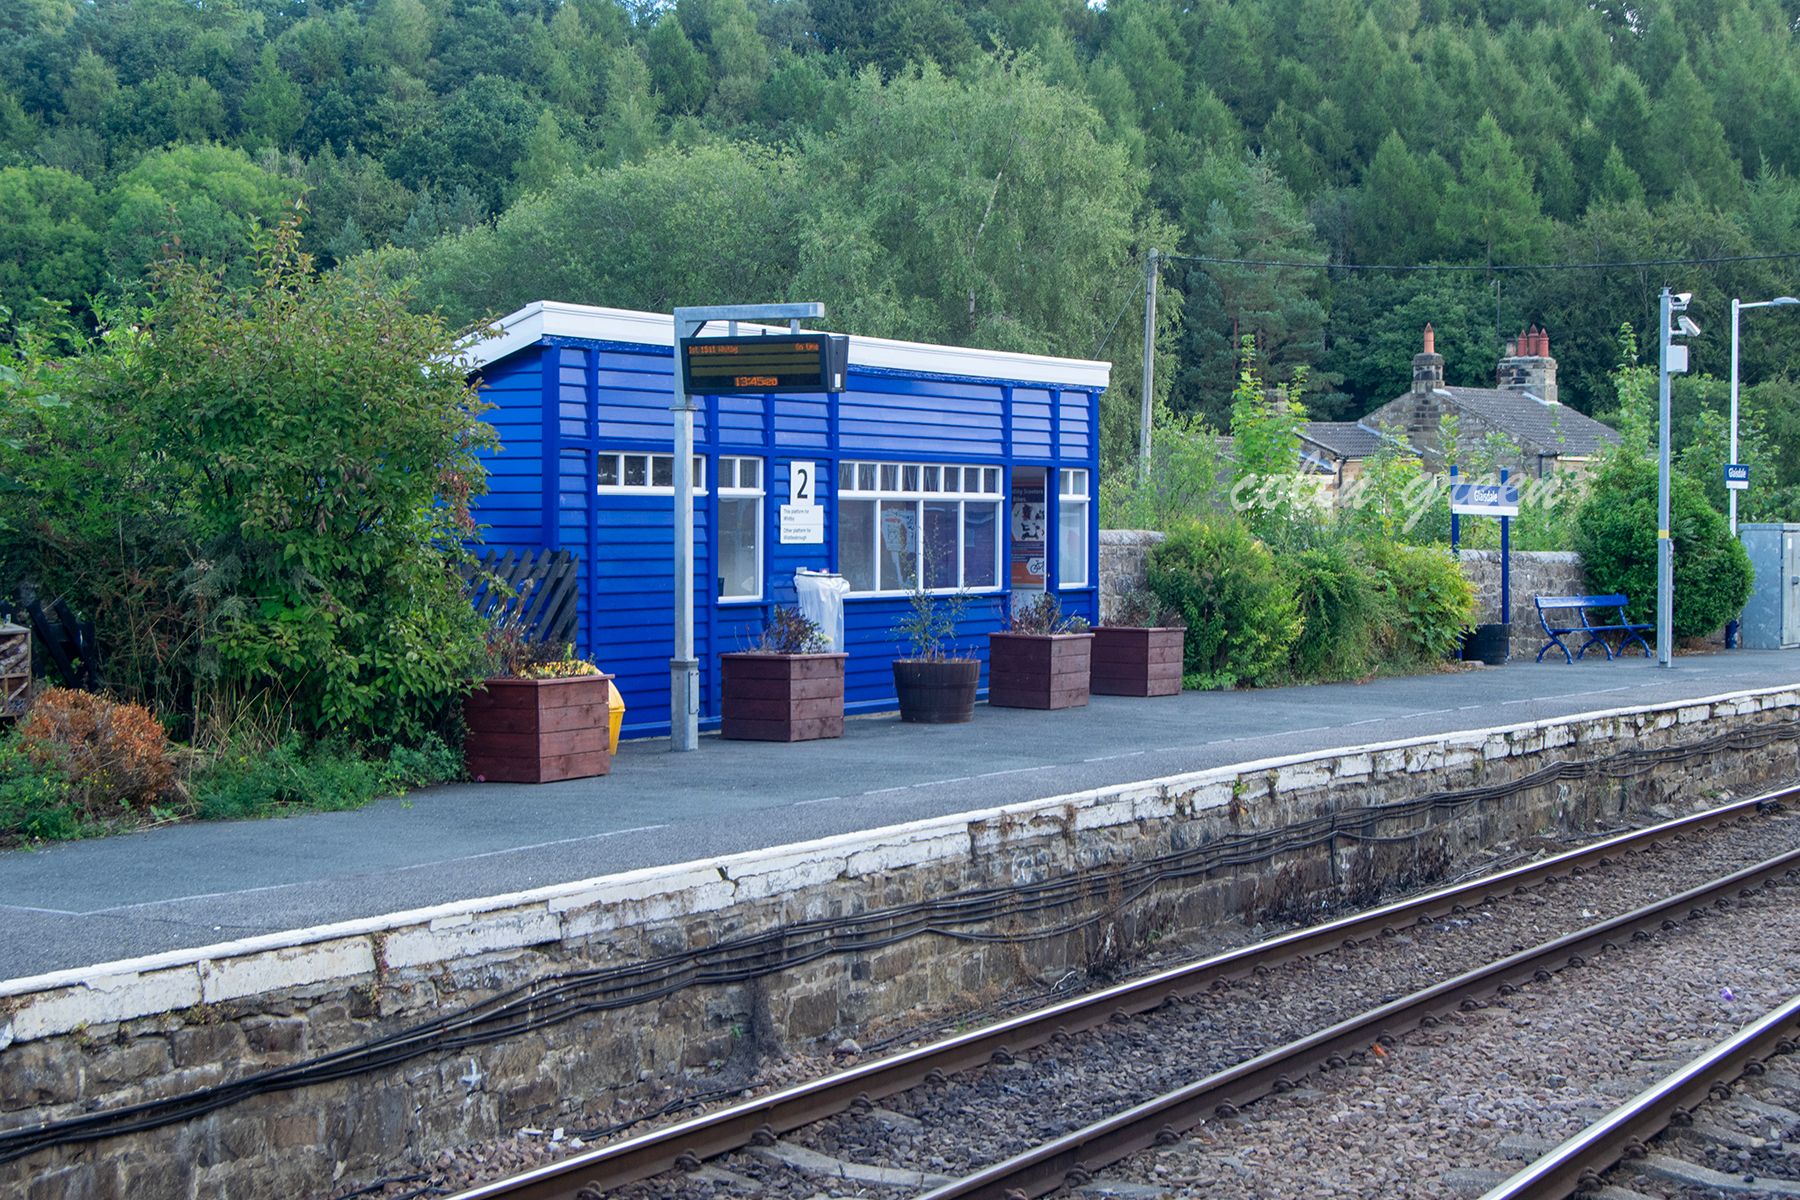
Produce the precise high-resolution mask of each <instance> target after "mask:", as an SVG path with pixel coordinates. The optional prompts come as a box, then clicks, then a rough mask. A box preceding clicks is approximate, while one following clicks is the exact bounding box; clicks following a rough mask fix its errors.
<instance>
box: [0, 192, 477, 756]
mask: <svg viewBox="0 0 1800 1200" xmlns="http://www.w3.org/2000/svg"><path fill="white" fill-rule="evenodd" d="M261 256H262V257H261V265H260V267H259V270H258V274H257V277H256V279H255V281H254V282H253V283H251V284H250V285H248V286H245V287H241V288H239V287H232V286H229V285H227V284H226V283H225V282H223V281H222V279H221V277H220V275H219V274H218V273H217V272H215V271H212V270H209V269H206V268H205V267H203V266H195V265H191V264H187V263H181V262H177V263H173V264H168V265H166V266H165V267H164V268H162V270H161V272H160V274H159V276H158V279H157V281H156V286H155V289H154V293H153V296H152V299H151V301H150V303H149V306H148V307H147V308H145V309H144V310H143V311H141V312H139V313H135V314H121V316H120V317H119V319H118V320H117V321H116V323H115V324H114V325H112V326H111V327H109V328H107V329H106V330H105V331H103V333H102V335H101V336H100V337H99V338H98V339H95V340H93V341H91V342H85V343H82V344H81V345H80V346H79V348H78V352H77V353H75V354H72V355H68V356H65V357H64V358H63V360H62V361H60V362H57V363H53V364H47V365H46V364H44V363H41V362H28V363H21V364H15V365H14V366H13V367H12V368H11V381H12V382H11V387H12V388H17V389H19V390H22V391H25V392H28V393H34V394H35V393H45V394H47V393H48V392H49V391H52V390H53V391H54V393H55V397H56V401H57V402H56V403H55V404H48V403H42V402H40V403H37V404H29V405H24V406H17V407H15V406H12V405H8V404H0V410H6V411H0V480H10V486H11V487H12V488H13V489H14V491H15V492H16V495H17V503H16V504H13V505H9V514H8V519H9V523H10V524H11V525H12V526H13V528H14V531H15V533H14V535H13V536H11V537H10V538H9V540H10V541H11V542H12V545H11V546H10V547H9V548H7V549H5V550H3V551H0V565H4V566H7V567H9V568H11V569H12V570H14V571H15V572H16V576H15V577H17V578H22V579H26V580H28V581H31V582H34V583H35V584H36V585H37V587H38V590H39V591H40V592H42V593H45V594H50V595H62V596H65V597H67V598H68V599H69V600H70V602H71V603H72V605H73V606H74V607H75V608H76V609H78V610H79V611H81V612H83V613H85V614H91V615H92V616H93V618H94V620H95V621H96V622H97V624H98V625H99V637H100V641H101V643H102V644H104V645H105V646H106V647H107V651H108V655H107V658H108V661H107V668H108V675H109V681H110V682H111V683H112V684H113V685H114V686H115V687H116V688H118V689H119V690H120V691H121V692H123V693H125V694H126V695H127V696H129V697H130V698H133V699H137V700H141V701H143V702H145V703H147V704H149V705H150V706H151V707H153V708H155V709H156V710H157V711H158V713H159V714H160V715H163V716H164V717H165V718H175V719H176V720H175V723H176V724H177V725H178V726H179V728H178V732H190V731H191V732H192V733H194V734H195V735H197V736H198V737H200V738H202V739H204V740H208V741H215V740H216V741H223V740H226V739H227V738H228V737H229V736H230V732H229V731H230V728H231V726H232V725H234V724H235V723H236V722H237V721H238V719H239V716H240V714H241V713H242V712H243V711H244V710H246V709H249V708H256V709H259V710H262V711H276V712H280V713H283V714H285V719H286V720H287V721H290V722H291V723H292V724H294V725H295V726H297V727H299V728H302V729H306V730H309V731H312V732H315V733H318V734H321V735H323V734H329V733H333V732H338V733H342V734H345V735H347V736H351V737H357V738H365V739H369V740H372V741H376V742H385V741H390V740H399V741H409V740H415V739H417V738H418V737H419V736H420V735H421V734H423V733H424V732H425V731H426V730H427V729H429V728H432V727H433V726H434V725H435V724H436V723H437V722H438V721H439V720H440V719H442V718H443V717H444V716H445V715H446V714H447V713H450V712H452V711H453V708H454V705H453V701H454V700H455V699H456V698H457V697H458V696H459V695H460V694H461V693H462V692H463V691H464V690H465V689H466V686H467V681H468V680H469V679H470V678H471V676H472V675H473V674H474V671H475V668H476V665H477V664H478V662H479V661H480V657H481V651H482V625H481V622H480V621H479V620H478V619H477V618H476V616H475V614H474V611H473V609H472V608H471V607H470V605H469V604H468V602H467V600H466V599H465V597H464V595H463V589H462V584H461V579H460V577H459V576H458V574H457V572H456V570H455V565H456V561H457V560H458V559H459V557H461V556H462V554H463V553H464V552H463V551H462V550H461V548H460V547H461V545H462V543H463V541H464V539H465V538H467V537H469V536H470V535H472V534H473V533H474V526H473V524H472V522H471V520H470V516H469V508H468V501H469V499H470V497H471V496H473V495H476V494H478V493H479V492H480V491H482V490H483V488H484V486H485V480H484V474H483V471H482V468H481V465H480V463H479V461H478V459H477V457H476V454H477V451H478V450H479V449H480V448H482V447H484V446H487V445H491V444H492V441H493V431H492V430H491V429H490V428H489V427H488V426H486V425H485V424H483V423H482V422H481V421H480V419H479V414H480V412H481V411H482V408H483V406H482V404H481V403H480V401H479V400H478V398H477V396H476V394H475V392H474V390H473V389H472V388H471V387H470V385H469V382H468V380H467V379H465V378H464V376H463V373H462V370H461V368H460V367H458V366H457V365H456V364H455V362H454V353H455V336H454V334H453V333H452V332H451V331H450V330H449V329H448V328H447V327H446V326H445V325H444V324H443V322H441V321H440V320H438V319H436V318H433V317H429V316H419V315H416V314H414V313H412V312H410V311H408V309H407V307H406V304H405V298H404V295H403V293H402V291H401V290H400V289H397V288H393V287H388V286H385V285H381V284H377V283H375V282H372V281H370V280H368V279H365V278H362V277H359V276H358V275H356V274H354V273H346V272H334V273H332V274H330V275H324V276H321V275H318V274H316V273H314V271H313V269H312V263H311V261H310V259H309V258H308V257H307V256H306V255H304V254H302V253H301V252H300V250H299V230H298V225H297V223H289V224H288V225H285V226H283V227H282V228H281V229H280V230H279V231H277V232H276V233H275V234H274V235H273V236H272V237H271V238H270V239H269V240H268V241H266V242H265V243H264V244H263V246H262V248H261ZM0 383H5V381H0ZM0 390H11V388H4V389H0ZM41 399H42V397H41V396H40V401H41Z"/></svg>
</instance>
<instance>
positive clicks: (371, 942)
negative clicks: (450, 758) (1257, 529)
mask: <svg viewBox="0 0 1800 1200" xmlns="http://www.w3.org/2000/svg"><path fill="white" fill-rule="evenodd" d="M1722 705H1731V706H1732V708H1733V715H1741V714H1743V713H1746V712H1762V711H1768V710H1771V709H1779V708H1800V686H1796V685H1789V686H1783V687H1773V688H1757V689H1748V690H1744V691H1736V692H1726V693H1721V694H1719V695H1715V696H1707V697H1695V698H1687V699H1682V700H1674V701H1668V702H1665V703H1659V704H1652V705H1642V706H1639V707H1622V708H1611V709H1600V710H1594V711H1590V712H1584V713H1571V714H1567V715H1564V716H1559V717H1546V718H1541V719H1539V720H1535V721H1522V722H1517V723H1514V724H1510V725H1498V726H1491V727H1487V728H1482V729H1470V730H1461V731H1456V732H1451V733H1444V734H1425V735H1421V736H1418V737H1411V738H1403V739H1399V740H1395V741H1388V742H1379V743H1371V744H1367V745H1357V746H1340V747H1336V748H1332V749H1326V750H1315V751H1306V752H1304V753H1299V754H1291V755H1283V756H1279V757H1273V758H1263V759H1255V760H1251V761H1248V762H1242V763H1232V764H1227V765H1224V766H1219V767H1211V768H1207V769H1206V770H1203V771H1193V772H1188V773H1184V774H1179V775H1170V776H1164V777H1161V778H1157V779H1150V780H1144V781H1141V782H1137V783H1126V784H1109V785H1106V786H1104V787H1099V788H1091V789H1088V790H1086V791H1081V792H1071V793H1067V794H1065V795H1061V796H1051V797H1047V798H1044V799H1039V800H1028V801H1022V802H1019V803H1016V804H1010V805H1004V806H999V807H994V808H987V809H979V810H975V811H971V812H963V813H956V814H951V815H947V816H941V817H930V818H926V819H923V820H919V821H912V822H907V823H904V824H900V825H890V826H885V827H882V828H879V829H872V830H859V831H856V832H853V833H845V834H837V835H834V836H832V837H828V838H819V839H816V840H814V841H809V842H799V843H793V844H789V845H785V846H775V847H770V848H767V849H763V850H752V851H745V852H743V853H739V854H734V855H729V856H726V857H722V858H717V859H711V860H701V861H695V862H686V863H674V864H669V865H665V866H657V867H645V868H640V869H638V870H635V871H626V872H621V873H618V874H614V875H607V876H600V877H596V878H592V879H585V880H577V881H574V882H570V883H563V884H555V885H551V886H547V887H542V888H533V889H531V890H528V891H521V892H513V893H508V894H504V895H497V896H486V897H480V898H477V899H471V900H462V901H456V902H454V903H450V904H441V905H435V906H432V907H428V908H418V909H410V910H406V911H403V912H396V913H385V914H382V915H380V916H375V917H365V918H360V919H357V920H352V921H340V922H335V923H332V924H329V925H316V926H311V927H307V928H303V929H293V930H284V931H282V932H280V933H273V934H263V935H260V936H257V937H250V938H241V939H237V940H234V941H228V942H220V943H215V944H213V945H209V946H200V947H191V948H187V949H182V950H172V951H167V952H164V953H161V954H154V955H146V956H143V957H139V958H131V959H122V960H119V961H116V962H110V963H101V964H97V965H95V966H91V967H83V968H74V969H69V970H63V971H54V972H49V973H46V974H42V975H31V976H21V977H19V978H15V979H9V980H4V981H0V1000H4V1001H5V1002H6V1003H5V1004H4V1007H3V1008H0V1022H3V1023H0V1049H4V1048H5V1047H6V1046H8V1045H10V1044H11V1043H12V1042H13V1041H14V1040H30V1039H35V1038H41V1037H48V1036H53V1035H55V1034H57V1033H66V1032H68V1031H70V1030H72V1029H75V1028H77V1027H78V1026H81V1025H84V1024H100V1023H104V1022H112V1021H120V1020H129V1019H132V1018H135V1017H141V1016H148V1015H153V1014H155V1013H159V1012H167V1011H170V1010H173V1009H178V1008H184V1007H188V1006H191V1005H195V1004H203V1003H216V1002H219V1001H224V1000H230V999H236V998H240V997H243V996H248V995H255V994H257V993H259V992H262V991H266V990H269V989H271V988H286V987H295V986H303V985H306V984H322V983H327V982H329V981H331V980H333V979H340V978H353V977H356V976H359V975H366V974H370V973H373V972H374V971H375V970H376V969H377V961H376V959H377V949H376V946H375V939H376V938H377V937H378V936H379V939H380V942H381V946H380V958H381V960H382V961H383V962H384V963H385V964H386V965H387V966H388V967H390V968H394V969H404V968H406V967H410V966H417V965H420V964H422V963H428V962H436V961H445V960H448V959H454V958H459V957H464V956H467V955H471V954H480V953H485V952H488V951H492V950H501V949H512V948H519V947H523V946H527V945H535V944H542V943H543V942H546V941H554V940H557V939H558V938H560V937H568V936H581V935H583V934H586V933H589V932H593V931H594V930H595V929H599V928H606V927H609V926H610V925H616V924H618V923H619V922H616V921H614V922H610V923H609V922H605V921H599V922H596V921H580V920H579V919H578V916H577V910H585V909H592V908H595V907H598V906H611V905H635V906H639V907H640V909H642V908H643V907H644V906H648V908H649V909H650V910H655V909H657V908H664V909H666V912H657V911H639V912H637V913H634V914H632V916H633V918H634V919H635V918H647V919H656V918H657V917H658V916H663V915H668V916H673V915H677V910H676V909H675V908H674V906H673V905H672V904H671V903H669V902H670V901H672V900H673V898H674V897H676V896H681V897H684V898H685V900H687V901H689V902H690V903H688V904H687V905H686V906H685V907H683V908H681V909H680V910H679V911H680V912H696V911H711V910H715V909H717V908H720V907H723V906H724V905H726V904H729V903H735V902H740V901H746V900H752V899H756V898H759V897H762V896H767V895H774V894H779V893H781V892H783V891H787V890H791V889H793V888H797V887H803V886H807V885H809V884H814V883H822V882H829V881H830V880H832V879H835V878H838V877H840V876H843V875H850V876H857V875H861V874H865V873H868V872H873V871H883V870H891V869H894V868H895V867H899V866H906V865H915V864H919V863H924V862H930V861H933V860H936V859H940V858H943V857H946V856H948V855H951V854H967V853H971V852H972V851H973V850H974V849H975V848H976V846H977V844H978V843H981V844H983V845H985V844H986V843H987V842H989V841H991V840H995V839H998V838H1000V837H1001V836H1003V835H1001V834H1000V832H999V831H1000V829H1001V828H1006V829H1008V830H1010V833H1008V834H1006V835H1004V836H1016V835H1018V834H1021V833H1025V834H1029V833H1031V832H1034V830H1033V829H1032V828H1031V824H1032V822H1033V821H1034V820H1035V821H1042V822H1046V823H1047V826H1048V825H1054V826H1061V825H1062V823H1063V822H1065V821H1066V820H1068V819H1069V818H1070V817H1071V816H1073V817H1074V818H1075V820H1076V823H1077V824H1078V825H1079V826H1080V827H1082V828H1099V827H1104V826H1106V825H1111V824H1117V823H1124V822H1129V821H1132V820H1136V819H1139V818H1141V817H1147V816H1154V815H1159V814H1163V813H1167V812H1169V811H1172V810H1173V809H1174V807H1175V805H1176V803H1177V802H1178V800H1179V798H1180V797H1190V800H1189V804H1190V807H1192V808H1195V809H1204V808H1210V807H1213V806H1215V805H1218V804H1223V803H1225V802H1226V801H1227V800H1229V798H1230V795H1231V788H1230V786H1229V785H1230V783H1231V782H1232V781H1233V780H1236V779H1237V778H1239V777H1241V776H1245V775H1255V774H1259V773H1263V772H1273V773H1276V774H1277V778H1278V779H1280V776H1281V775H1283V774H1286V775H1287V776H1288V778H1287V779H1285V780H1281V782H1282V783H1284V784H1290V785H1292V784H1298V785H1301V786H1304V785H1305V783H1307V782H1311V781H1313V780H1312V778H1311V777H1312V776H1313V774H1314V773H1313V772H1312V771H1306V770H1296V768H1305V767H1306V766H1307V765H1309V764H1320V767H1319V768H1316V769H1322V765H1323V763H1324V762H1325V761H1327V760H1344V759H1348V760H1352V761H1353V762H1357V768H1356V769H1355V770H1354V771H1353V772H1351V773H1350V774H1349V775H1346V776H1345V777H1347V778H1348V777H1355V776H1358V775H1366V774H1369V773H1370V771H1371V770H1372V769H1373V767H1374V766H1376V765H1378V764H1379V759H1380V757H1381V756H1383V755H1389V756H1391V755H1392V754H1393V753H1395V752H1399V753H1401V754H1402V755H1404V753H1405V752H1406V751H1409V750H1415V749H1418V748H1420V747H1430V748H1433V749H1435V750H1436V751H1437V755H1438V757H1437V759H1436V761H1432V757H1431V756H1423V757H1421V758H1420V759H1418V760H1416V761H1417V762H1418V763H1419V766H1418V767H1417V768H1415V769H1425V768H1426V767H1433V766H1439V765H1444V763H1445V762H1446V761H1449V760H1451V759H1453V758H1455V759H1461V760H1462V761H1472V760H1473V759H1474V758H1475V757H1478V756H1484V755H1486V756H1488V757H1496V756H1497V755H1490V754H1487V751H1488V749H1489V747H1490V746H1493V747H1495V748H1499V747H1502V746H1506V745H1509V744H1511V743H1512V742H1513V741H1516V740H1517V739H1518V737H1519V735H1521V734H1527V735H1529V734H1532V733H1539V734H1548V732H1549V731H1551V730H1557V729H1565V728H1567V727H1570V726H1576V725H1591V724H1594V723H1598V722H1604V721H1608V720H1617V719H1625V718H1629V719H1641V718H1644V717H1647V716H1655V715H1657V714H1667V716H1666V718H1665V719H1664V720H1663V721H1662V722H1661V724H1662V725H1673V724H1677V723H1687V722H1689V721H1692V720H1695V719H1703V718H1704V716H1706V715H1712V714H1714V713H1715V710H1716V709H1717V708H1718V707H1719V706H1722ZM1568 740H1570V739H1566V738H1565V739H1563V740H1561V741H1554V742H1553V741H1551V740H1549V739H1548V738H1547V739H1546V742H1545V746H1550V745H1565V744H1567V743H1568ZM1540 748H1542V747H1540ZM1502 753H1504V751H1502ZM1358 760H1360V761H1358ZM1332 774H1333V773H1331V772H1329V771H1327V773H1326V774H1325V775H1324V776H1322V777H1320V778H1330V777H1332ZM1339 774H1341V772H1340V773H1339ZM1208 792H1210V793H1211V794H1210V795H1202V794H1204V793H1208ZM1195 800H1199V803H1194V801H1195ZM1146 807H1149V808H1154V809H1155V810H1156V812H1150V811H1146ZM708 892H711V893H712V894H711V895H710V896H707V893H708ZM701 897H705V898H706V900H707V901H710V902H702V903H701V904H699V905H695V904H693V903H691V902H692V901H694V900H695V899H698V898H701ZM659 899H661V900H663V901H664V904H663V905H657V904H656V903H655V902H656V901H658V900H659ZM245 960H251V961H245ZM20 997H30V999H29V1000H26V1001H24V1002H21V1000H19V999H17V998H20ZM8 1010H10V1013H11V1015H10V1016H5V1015H4V1014H5V1013H6V1012H7V1011H8Z"/></svg>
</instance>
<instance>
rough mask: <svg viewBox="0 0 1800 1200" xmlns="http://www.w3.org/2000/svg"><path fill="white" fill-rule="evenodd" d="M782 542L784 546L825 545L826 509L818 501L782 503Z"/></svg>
mask: <svg viewBox="0 0 1800 1200" xmlns="http://www.w3.org/2000/svg"><path fill="white" fill-rule="evenodd" d="M781 544H782V545H784V546H795V545H799V546H823V545H824V544H825V510H824V509H822V508H820V507H819V506H818V504H816V503H814V504H784V505H782V506H781Z"/></svg>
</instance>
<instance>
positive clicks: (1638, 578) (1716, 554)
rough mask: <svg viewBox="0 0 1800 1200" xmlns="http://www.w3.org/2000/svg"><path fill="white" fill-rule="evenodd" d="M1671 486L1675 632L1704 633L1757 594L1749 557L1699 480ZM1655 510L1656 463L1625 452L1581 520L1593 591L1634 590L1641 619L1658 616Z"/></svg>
mask: <svg viewBox="0 0 1800 1200" xmlns="http://www.w3.org/2000/svg"><path fill="white" fill-rule="evenodd" d="M1669 484H1670V489H1669V532H1670V534H1671V536H1672V537H1673V539H1674V542H1675V547H1674V556H1675V614H1674V618H1675V619H1674V633H1675V636H1676V637H1705V636H1706V635H1708V634H1710V633H1712V632H1714V631H1715V630H1717V629H1718V628H1719V627H1720V626H1722V625H1724V624H1725V622H1726V621H1729V620H1730V619H1731V618H1733V617H1735V616H1736V615H1737V614H1738V613H1739V612H1741V611H1743V607H1744V603H1745V601H1747V600H1749V599H1750V588H1751V585H1752V583H1753V582H1754V576H1753V573H1752V570H1751V567H1750V556H1749V555H1748V554H1746V553H1745V552H1744V547H1743V545H1742V544H1741V543H1739V542H1738V541H1737V539H1735V538H1733V537H1732V536H1731V529H1730V526H1729V525H1727V523H1726V521H1725V518H1724V517H1723V516H1721V515H1720V514H1719V512H1718V510H1717V509H1715V508H1713V506H1712V505H1711V504H1709V503H1707V500H1706V496H1705V493H1704V492H1703V491H1702V489H1701V486H1700V484H1699V483H1697V482H1695V481H1694V480H1692V479H1690V478H1688V477H1687V476H1684V475H1681V474H1674V475H1672V476H1671V477H1670V480H1669ZM1656 515H1657V514H1656V465H1655V464H1654V463H1652V462H1650V461H1649V460H1647V459H1644V458H1641V457H1639V456H1638V455H1636V454H1632V453H1629V452H1627V451H1623V450H1621V451H1620V452H1618V453H1615V454H1612V455H1609V456H1608V458H1607V460H1606V461H1605V463H1603V464H1602V466H1601V468H1600V471H1599V472H1598V473H1597V474H1596V476H1595V477H1594V482H1593V487H1592V489H1591V490H1590V491H1589V493H1588V498H1587V501H1586V503H1584V504H1583V505H1582V506H1581V512H1580V515H1579V516H1578V518H1577V522H1576V527H1577V532H1578V534H1579V542H1578V543H1577V545H1578V548H1579V549H1580V551H1581V562H1582V567H1583V568H1584V570H1585V571H1586V573H1587V581H1588V588H1589V590H1590V591H1593V592H1595V593H1597V594H1606V593H1612V592H1623V593H1624V594H1625V595H1627V596H1629V597H1630V598H1631V608H1630V610H1629V614H1630V616H1631V619H1632V620H1634V621H1654V620H1655V619H1656V529H1657V520H1656Z"/></svg>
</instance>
